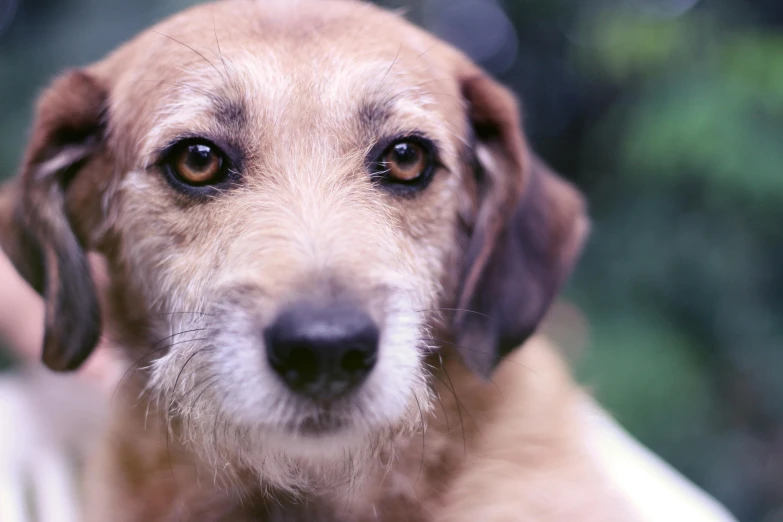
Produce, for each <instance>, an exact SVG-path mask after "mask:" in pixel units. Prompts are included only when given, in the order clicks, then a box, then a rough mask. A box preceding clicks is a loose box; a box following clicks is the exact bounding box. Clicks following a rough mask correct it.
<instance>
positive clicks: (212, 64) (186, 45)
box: [151, 29, 223, 78]
mask: <svg viewBox="0 0 783 522" xmlns="http://www.w3.org/2000/svg"><path fill="white" fill-rule="evenodd" d="M151 31H152V32H153V33H155V34H159V35H161V36H163V37H165V38H168V39H169V40H172V41H174V42H177V43H178V44H180V45H183V46H185V47H187V48H188V49H190V50H191V51H193V52H194V53H196V54H197V55H199V56H200V57H201V58H203V59H204V61H205V62H207V63H208V64H209V65H211V66H212V68H213V69H215V72H217V73H218V76H220V77H221V78H222V77H223V75H222V74H221V73H220V71H219V70H218V68H217V67H215V64H214V63H212V62H211V61H209V59H208V58H207V57H206V56H204V55H203V54H202V53H200V52H198V51H197V50H196V49H194V48H193V47H191V46H189V45H188V44H186V43H185V42H181V41H179V40H177V39H176V38H173V37H171V36H169V35H167V34H163V33H161V32H158V31H156V30H154V29H151Z"/></svg>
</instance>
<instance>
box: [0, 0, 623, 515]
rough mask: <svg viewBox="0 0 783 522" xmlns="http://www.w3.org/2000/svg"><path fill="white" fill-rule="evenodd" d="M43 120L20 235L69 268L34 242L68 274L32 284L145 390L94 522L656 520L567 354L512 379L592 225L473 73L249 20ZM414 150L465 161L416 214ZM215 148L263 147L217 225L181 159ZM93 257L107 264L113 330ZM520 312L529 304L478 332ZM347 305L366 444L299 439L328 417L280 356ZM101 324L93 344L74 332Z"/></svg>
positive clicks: (163, 44)
mask: <svg viewBox="0 0 783 522" xmlns="http://www.w3.org/2000/svg"><path fill="white" fill-rule="evenodd" d="M73 97H76V98H77V99H78V100H79V101H73V100H71V98H73ZM85 99H88V100H90V101H89V103H85V102H84V100H85ZM43 100H44V101H43V102H42V104H41V106H40V107H39V117H38V123H37V125H36V129H35V131H34V134H33V140H32V142H31V146H30V149H29V152H28V156H27V160H26V161H25V164H24V165H23V169H22V179H23V180H24V182H25V185H24V187H25V189H24V191H23V194H24V195H25V198H24V201H23V203H22V204H21V206H20V207H19V208H20V210H19V213H20V215H22V216H26V218H25V219H24V220H22V221H23V222H22V223H21V225H23V227H22V226H20V227H18V228H16V225H14V229H15V230H28V232H29V234H30V236H31V237H33V238H35V239H36V240H37V241H38V242H39V243H40V246H41V249H36V248H30V249H27V250H25V249H20V248H18V245H19V244H21V243H23V242H22V241H20V240H19V238H17V237H16V235H7V237H5V238H3V245H4V249H7V251H8V252H9V253H11V257H12V258H13V260H14V262H15V264H16V266H17V267H18V269H19V270H20V272H24V270H25V269H24V267H25V266H26V265H31V262H30V260H31V259H37V261H36V263H37V264H36V263H32V265H34V266H39V265H40V266H39V270H38V271H31V273H29V274H24V273H23V275H25V277H26V278H27V279H28V281H30V282H31V284H33V286H36V287H37V288H38V289H39V291H42V292H43V293H44V294H45V296H46V297H47V303H48V304H47V339H49V342H48V344H47V345H46V346H47V351H46V352H45V361H46V362H47V364H48V365H49V366H51V367H53V368H56V369H60V370H64V369H72V368H73V367H74V366H75V365H78V364H79V363H80V362H81V361H82V360H83V358H84V357H86V355H87V354H88V353H89V350H90V349H91V345H90V342H91V340H94V339H95V338H96V336H97V335H98V333H99V330H100V328H103V330H104V333H105V334H106V335H108V336H109V337H110V338H111V340H112V342H113V343H115V344H117V345H118V346H120V347H121V348H122V350H123V353H124V354H125V355H126V357H127V360H128V363H129V366H130V369H129V373H128V375H127V376H126V378H124V379H123V381H122V382H121V383H120V385H119V386H118V391H117V398H116V400H115V401H114V403H113V412H112V416H113V419H114V420H113V422H112V424H111V426H110V428H109V431H108V433H107V434H106V436H105V437H104V440H105V444H104V446H103V447H102V448H100V451H98V450H96V454H95V459H94V460H93V463H92V467H91V471H90V473H89V475H88V487H87V491H88V493H89V497H90V499H91V500H90V520H92V521H95V522H99V521H100V522H104V521H112V522H114V521H116V522H141V521H145V522H147V521H160V522H168V521H171V522H174V521H185V522H187V521H196V520H198V521H204V522H209V521H236V522H242V521H248V522H249V521H251V520H345V521H350V520H357V521H359V520H388V521H397V520H399V521H401V520H409V521H441V520H442V521H446V520H449V521H451V520H466V521H468V520H517V521H527V520H535V521H540V522H550V521H551V522H556V521H566V520H585V521H592V520H595V521H598V520H602V521H608V520H630V519H631V518H630V516H629V515H627V513H626V512H625V508H624V506H623V503H622V501H621V500H620V499H618V498H617V497H616V495H615V493H614V492H613V491H612V489H611V488H610V487H609V486H608V485H607V483H606V482H605V480H604V478H603V477H602V474H601V470H600V469H598V467H597V466H596V465H595V464H594V463H593V462H592V460H591V456H590V454H589V452H588V450H587V448H586V447H583V443H584V441H583V440H581V438H580V427H579V425H578V423H577V422H576V417H577V415H576V412H575V410H574V408H575V400H576V396H577V392H576V387H575V386H574V384H573V383H572V381H571V380H570V378H569V376H568V373H567V371H566V370H565V368H564V367H563V364H562V363H561V361H560V359H559V357H558V355H557V354H556V352H555V350H554V349H553V348H552V347H551V346H550V345H548V344H547V342H546V341H544V340H542V339H539V338H533V339H532V340H530V341H529V342H528V343H527V344H526V346H524V347H523V348H521V349H518V350H516V351H514V352H513V353H512V354H511V355H509V356H507V357H505V359H504V361H503V362H502V363H501V364H500V366H499V367H498V368H497V369H496V370H495V371H494V372H492V369H493V367H494V365H495V363H496V359H497V358H500V356H503V355H506V354H505V353H504V352H506V351H508V350H509V349H510V347H508V346H505V345H506V344H508V342H509V340H514V339H517V338H520V339H521V338H522V337H526V336H527V335H528V334H529V332H530V330H532V329H533V328H534V327H535V325H536V324H537V323H538V321H540V319H541V316H542V315H543V313H544V312H545V311H546V309H547V307H548V305H549V303H550V302H551V299H552V298H553V296H554V294H555V293H556V291H557V289H558V288H559V286H560V285H561V284H562V282H563V280H564V279H565V277H566V276H567V274H568V271H569V270H570V267H571V266H572V264H573V263H574V261H575V259H576V256H577V254H578V251H579V249H580V246H581V244H582V242H583V240H584V237H585V235H586V232H587V220H586V217H585V216H584V205H583V202H582V200H581V197H580V196H579V195H578V193H577V192H576V191H575V190H574V189H573V188H572V187H571V186H570V185H568V184H566V183H565V182H563V181H560V180H558V179H557V178H556V177H555V175H554V174H553V173H551V172H549V171H548V169H546V167H544V166H543V165H542V164H540V162H539V161H538V160H537V159H536V158H535V156H534V155H533V154H532V153H531V152H530V151H529V149H528V147H527V144H526V142H525V139H524V135H523V133H522V130H521V126H520V123H519V117H518V114H517V106H516V103H515V100H514V97H513V95H511V94H510V93H509V92H508V91H507V90H506V89H504V88H503V87H501V86H500V85H498V84H497V83H496V82H494V81H493V80H491V79H489V78H488V77H487V76H486V75H485V74H484V73H483V72H482V71H480V70H479V69H478V68H477V67H476V66H475V65H473V64H472V63H470V62H469V60H468V59H467V58H465V57H464V56H463V55H462V54H461V53H459V52H457V51H456V50H454V49H452V48H451V47H449V46H448V45H446V44H444V43H442V42H440V41H438V40H436V39H435V38H433V37H432V36H430V35H427V34H426V33H424V32H423V31H421V30H419V29H417V28H415V27H413V26H411V25H409V24H407V23H406V22H404V21H403V20H401V19H400V18H399V17H398V16H396V15H393V14H391V13H386V12H383V11H381V10H379V9H377V8H375V7H373V6H370V5H367V4H362V3H356V2H346V1H330V2H326V1H323V2H315V1H302V2H285V1H283V0H277V1H273V0H270V1H251V0H229V1H225V2H221V3H217V4H211V5H204V6H199V7H196V8H193V9H191V10H188V11H185V12H184V13H181V14H179V15H176V16H174V17H172V18H170V19H169V20H166V21H164V22H162V23H161V24H159V25H158V26H156V27H155V28H153V29H152V30H149V31H146V32H144V33H142V34H141V35H140V36H138V37H137V38H135V39H134V40H132V41H131V42H129V43H128V44H126V45H124V46H122V47H121V48H120V49H119V50H117V51H116V52H114V53H113V54H111V55H109V57H108V58H106V59H105V60H103V61H101V62H99V63H96V64H94V65H92V66H89V67H87V68H86V69H84V70H83V71H75V72H71V73H69V74H68V75H66V76H64V77H63V78H62V79H60V80H58V82H56V83H55V84H54V85H53V86H52V87H51V88H50V90H49V91H48V92H47V94H46V95H45V96H44V98H43ZM58 100H59V101H58ZM69 100H70V101H69ZM96 104H98V105H100V110H99V109H98V108H96V107H95V105H96ZM69 108H70V109H69ZM69 111H70V112H69ZM73 111H76V114H72V112H73ZM63 129H65V130H67V131H68V132H64V131H63ZM84 129H88V130H90V129H91V132H92V133H91V134H90V133H87V131H85V130H84ZM80 132H81V134H80ZM82 134H84V136H83V135H82ZM410 134H419V135H425V136H427V137H428V138H429V139H431V140H432V141H433V142H435V143H436V144H437V146H438V149H439V151H440V155H439V159H440V162H441V163H442V165H441V167H440V168H439V169H438V171H437V173H436V175H435V176H434V178H433V181H432V183H431V184H430V185H429V186H428V187H427V188H426V189H425V190H423V191H422V192H421V193H419V194H417V195H416V196H415V197H410V198H405V197H395V196H393V195H391V194H389V193H386V192H383V191H382V190H381V189H379V188H378V187H377V186H374V185H373V184H372V183H371V182H370V180H369V176H368V173H367V168H366V161H367V160H366V155H367V154H368V152H369V151H370V150H371V149H372V147H373V146H374V145H375V143H376V142H377V141H378V140H380V139H383V138H385V137H394V136H405V135H410ZM194 135H197V136H205V137H208V138H210V139H211V140H212V141H214V142H216V143H217V144H218V145H221V146H224V147H230V148H232V149H236V150H239V151H241V154H240V155H241V163H242V166H241V170H242V172H241V174H242V182H241V184H240V186H237V187H233V188H231V189H227V190H226V191H225V193H221V194H217V195H213V196H211V197H210V198H209V199H208V200H207V201H200V202H197V201H194V200H193V199H190V198H189V196H186V195H184V194H182V193H179V192H177V191H176V190H175V189H173V188H172V187H171V186H169V184H168V182H167V181H166V180H165V179H164V176H163V175H162V174H161V169H160V168H159V166H158V161H159V154H160V152H161V150H163V149H164V148H165V147H166V146H168V145H170V144H171V142H172V140H175V139H177V138H180V137H182V136H194ZM73 141H75V142H77V143H78V144H79V146H73V145H72V144H71V143H70V142H73ZM475 162H478V163H480V164H481V165H482V168H483V170H482V174H481V175H480V176H479V175H478V174H477V172H476V165H475V164H474V163H475ZM66 167H67V168H66ZM68 169H71V170H68ZM75 169H76V170H78V172H77V173H76V174H73V170H75ZM67 175H72V176H73V180H72V181H68V182H65V181H63V179H64V177H65V176H67ZM15 190H16V189H15ZM0 202H3V200H0ZM53 202H54V203H53ZM5 204H6V206H8V205H11V204H12V202H11V198H8V201H7V202H5ZM42 208H43V209H45V210H40V209H42ZM10 215H11V214H10V212H6V211H5V210H3V209H0V216H10ZM3 221H4V222H5V221H11V220H10V218H6V217H3ZM14 234H16V233H15V232H14ZM513 234H519V235H520V237H521V238H522V239H521V240H519V241H512V239H513V238H514V237H515V236H513ZM63 237H64V238H65V239H64V240H63V239H62V238H63ZM28 246H29V245H28ZM33 246H34V245H33ZM515 249H516V250H515ZM88 250H90V251H97V252H99V253H100V254H102V255H103V256H104V257H105V258H106V261H107V270H108V279H109V282H108V286H109V287H108V289H107V294H108V295H107V297H106V299H105V300H104V301H102V303H103V306H102V307H101V312H102V314H103V320H102V321H100V322H98V318H97V316H96V314H92V313H91V311H92V310H93V309H94V307H95V306H96V304H95V303H97V298H96V297H95V296H94V295H93V294H94V292H92V291H91V289H92V283H91V278H90V275H89V270H88V269H86V268H85V267H86V255H85V252H86V251H88ZM517 250H519V252H517ZM499 252H500V253H502V254H503V255H505V256H506V258H499V257H498V256H499V255H500V254H499ZM39 258H41V259H39ZM32 265H31V266H32ZM512 265H513V266H512ZM510 268H515V271H513V272H512V271H510ZM42 271H45V276H44V275H43V274H42V273H40V272H42ZM501 272H502V273H501ZM507 272H508V273H507ZM74 274H76V275H74ZM74 277H77V278H78V279H76V280H77V281H78V282H79V284H76V285H70V286H69V285H67V284H63V283H67V282H72V281H73V280H74V279H72V278H74ZM517 288H518V289H517ZM493 289H494V290H495V291H497V292H503V293H507V292H509V291H510V290H514V291H515V292H517V295H516V297H515V298H504V299H500V297H499V296H498V300H497V301H498V306H505V307H506V308H504V309H498V310H490V311H488V312H487V313H477V312H476V311H475V310H471V311H465V309H466V308H468V307H474V306H486V299H483V298H482V297H481V296H482V294H481V292H482V291H484V292H487V291H489V290H493ZM335 295H348V296H350V297H351V299H353V300H355V301H356V302H358V303H360V304H361V305H362V306H363V308H364V309H365V310H366V311H367V313H368V314H369V315H370V316H371V317H372V318H373V319H374V320H375V322H377V323H378V324H379V326H380V327H381V330H382V337H381V346H380V355H379V362H378V364H377V365H376V367H375V369H374V370H373V372H372V374H371V375H370V377H369V378H368V380H367V382H366V383H364V384H363V387H362V390H361V393H357V394H355V396H354V397H351V398H350V400H348V399H346V400H345V401H344V404H342V408H335V411H336V413H335V415H339V416H340V419H341V420H342V421H343V422H345V423H346V424H347V426H348V428H346V429H344V430H343V431H341V432H340V433H337V434H333V435H328V436H323V437H320V438H317V439H312V438H307V437H306V436H300V435H298V432H297V429H298V427H299V426H300V425H301V424H302V423H303V422H304V421H305V420H307V416H308V415H315V414H316V413H314V412H315V408H314V407H313V406H311V405H307V404H304V403H302V401H299V400H298V399H297V398H295V397H293V395H292V394H291V393H289V392H288V391H287V390H286V389H285V388H284V387H283V386H282V384H280V383H279V382H278V381H277V380H275V379H273V378H270V370H269V369H268V368H267V367H266V363H265V362H264V361H265V359H264V358H263V357H262V356H261V354H262V353H263V346H262V341H261V340H260V339H259V338H258V332H260V331H261V330H262V329H263V328H264V327H265V326H267V325H268V324H269V323H270V322H271V321H272V320H273V318H274V317H275V316H276V315H277V314H278V313H279V311H280V310H282V309H283V308H284V307H285V306H287V305H288V304H290V303H292V302H295V301H297V300H299V299H303V298H307V299H321V300H324V301H326V300H328V299H331V298H333V297H334V296H335ZM510 295H511V296H512V297H514V294H513V292H511V294H510ZM73 303H78V304H80V308H78V310H81V311H82V312H83V313H82V315H81V316H79V317H80V318H82V319H84V320H83V321H82V320H76V319H78V318H76V319H74V318H70V316H68V317H69V319H68V322H67V323H65V322H63V320H62V317H65V316H66V315H67V314H66V312H68V311H69V310H71V308H69V304H73ZM473 303H478V304H473ZM482 303H483V304H482ZM456 308H459V309H460V310H455V309H456ZM455 312H456V313H455ZM471 314H472V315H471ZM493 314H494V318H493V317H490V315H493ZM455 315H456V316H457V317H456V318H455V317H454V316H455ZM482 318H484V319H490V320H491V321H489V322H487V321H485V320H484V319H482ZM494 319H497V321H494ZM93 323H94V324H93ZM517 323H518V324H517ZM75 324H76V325H79V326H80V327H83V329H81V330H77V331H76V333H75V334H73V332H71V331H70V330H69V328H68V327H69V325H70V326H73V325H75ZM69 333H70V334H71V335H68V334H69ZM85 339H86V340H87V342H85V341H84V340H85ZM46 354H48V355H46ZM466 363H467V364H466ZM469 368H470V369H469ZM477 374H486V375H489V374H491V379H484V378H482V377H480V376H479V375H477Z"/></svg>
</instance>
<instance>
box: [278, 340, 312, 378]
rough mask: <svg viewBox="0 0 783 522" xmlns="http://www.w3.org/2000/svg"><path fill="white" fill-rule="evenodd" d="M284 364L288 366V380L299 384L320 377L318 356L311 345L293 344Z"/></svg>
mask: <svg viewBox="0 0 783 522" xmlns="http://www.w3.org/2000/svg"><path fill="white" fill-rule="evenodd" d="M283 366H285V368H286V370H285V374H286V375H285V378H286V380H289V381H291V382H295V383H297V384H299V385H303V384H307V383H310V382H313V381H315V380H316V379H317V378H318V372H319V370H318V366H319V365H318V358H317V356H316V354H315V352H313V350H312V349H311V348H310V347H309V346H293V347H292V348H291V349H290V351H289V352H288V360H287V361H285V362H284V363H283Z"/></svg>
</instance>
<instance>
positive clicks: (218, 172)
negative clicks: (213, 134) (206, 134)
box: [170, 141, 226, 186]
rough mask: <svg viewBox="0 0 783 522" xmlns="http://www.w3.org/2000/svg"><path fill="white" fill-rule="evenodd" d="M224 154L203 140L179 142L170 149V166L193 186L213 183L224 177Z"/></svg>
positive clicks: (180, 178) (178, 175) (178, 176)
mask: <svg viewBox="0 0 783 522" xmlns="http://www.w3.org/2000/svg"><path fill="white" fill-rule="evenodd" d="M225 163H226V161H225V156H224V155H223V153H222V152H221V151H220V149H218V148H217V147H215V146H214V145H212V144H211V143H207V142H204V141H193V142H185V143H182V144H179V145H178V146H176V147H175V149H174V150H173V151H172V155H171V162H170V166H171V168H172V169H173V171H174V172H173V173H174V174H175V175H176V176H177V178H179V180H180V181H182V182H183V183H187V184H188V185H194V186H202V185H213V184H215V183H218V182H220V181H223V179H224V178H225V174H226V173H225V171H224V164H225Z"/></svg>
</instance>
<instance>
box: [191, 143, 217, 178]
mask: <svg viewBox="0 0 783 522" xmlns="http://www.w3.org/2000/svg"><path fill="white" fill-rule="evenodd" d="M214 159H215V158H214V156H213V155H212V148H211V147H210V146H209V145H203V144H194V145H188V153H187V156H186V157H185V163H186V164H187V167H188V168H189V169H191V170H193V171H196V172H199V171H203V170H208V168H209V167H210V166H211V165H212V162H213V161H214Z"/></svg>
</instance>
